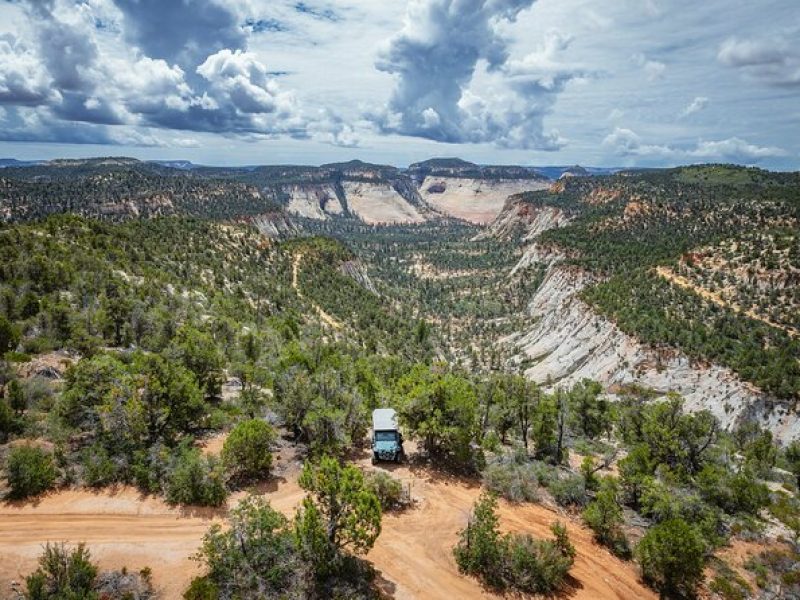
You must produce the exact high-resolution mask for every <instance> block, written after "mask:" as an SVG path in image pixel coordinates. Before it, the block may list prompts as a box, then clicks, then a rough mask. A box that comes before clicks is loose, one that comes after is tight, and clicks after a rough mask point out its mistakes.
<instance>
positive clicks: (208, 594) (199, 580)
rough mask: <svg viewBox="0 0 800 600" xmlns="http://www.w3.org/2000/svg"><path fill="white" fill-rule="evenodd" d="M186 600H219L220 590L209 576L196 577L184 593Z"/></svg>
mask: <svg viewBox="0 0 800 600" xmlns="http://www.w3.org/2000/svg"><path fill="white" fill-rule="evenodd" d="M183 598H184V600H218V598H219V588H218V587H217V585H216V584H215V583H214V582H213V581H211V579H209V577H208V575H203V576H202V577H195V578H194V579H192V583H191V584H190V585H189V587H188V589H187V590H186V591H185V592H184V593H183Z"/></svg>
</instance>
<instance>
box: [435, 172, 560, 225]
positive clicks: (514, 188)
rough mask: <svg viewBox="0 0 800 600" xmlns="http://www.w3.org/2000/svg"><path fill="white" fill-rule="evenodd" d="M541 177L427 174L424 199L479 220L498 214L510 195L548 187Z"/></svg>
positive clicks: (437, 207) (442, 209) (455, 214)
mask: <svg viewBox="0 0 800 600" xmlns="http://www.w3.org/2000/svg"><path fill="white" fill-rule="evenodd" d="M548 185H549V183H548V182H547V181H546V180H542V179H541V178H530V179H502V178H497V179H485V178H471V177H441V176H431V175H429V176H426V177H425V178H424V179H423V180H422V183H421V185H420V195H421V196H422V199H423V200H424V201H425V202H426V203H427V204H428V205H429V206H431V207H432V208H434V209H435V210H437V211H438V212H440V213H444V214H446V215H449V216H452V217H456V218H458V219H464V220H465V221H470V222H472V223H476V224H481V225H483V224H487V223H490V222H491V221H492V220H494V219H495V217H497V215H498V214H499V213H500V211H501V210H502V208H503V206H504V205H505V203H506V200H507V199H508V197H509V196H512V195H514V194H519V193H520V192H528V191H535V190H542V189H547V187H548Z"/></svg>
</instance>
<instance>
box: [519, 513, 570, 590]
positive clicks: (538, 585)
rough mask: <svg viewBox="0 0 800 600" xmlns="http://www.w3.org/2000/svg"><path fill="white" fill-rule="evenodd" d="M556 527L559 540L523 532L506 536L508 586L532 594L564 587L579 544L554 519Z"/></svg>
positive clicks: (555, 530) (554, 528)
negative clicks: (544, 538) (574, 542)
mask: <svg viewBox="0 0 800 600" xmlns="http://www.w3.org/2000/svg"><path fill="white" fill-rule="evenodd" d="M552 531H553V533H554V534H555V535H556V539H555V540H537V539H535V538H534V537H533V536H530V535H519V534H511V535H509V536H507V537H506V539H505V550H504V560H503V563H504V565H505V568H504V573H505V583H506V586H507V587H510V588H512V589H514V590H518V591H520V592H524V593H528V594H549V593H552V592H554V591H555V590H557V589H558V588H559V587H561V585H562V584H563V583H564V579H566V577H567V574H568V573H569V570H570V568H571V567H572V564H573V562H574V561H575V548H574V547H573V546H572V544H571V543H570V542H569V538H568V537H567V535H566V529H564V528H563V526H562V525H561V524H559V523H554V524H553V528H552Z"/></svg>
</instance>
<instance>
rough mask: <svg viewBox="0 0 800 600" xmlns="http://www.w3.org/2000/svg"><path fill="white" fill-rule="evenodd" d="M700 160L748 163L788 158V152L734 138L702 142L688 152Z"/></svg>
mask: <svg viewBox="0 0 800 600" xmlns="http://www.w3.org/2000/svg"><path fill="white" fill-rule="evenodd" d="M688 155H689V156H694V157H698V158H724V159H732V160H736V161H741V162H746V161H751V160H761V159H764V158H774V157H778V156H786V151H785V150H783V149H782V148H777V147H775V146H757V145H755V144H751V143H749V142H747V141H745V140H743V139H740V138H737V137H732V138H728V139H726V140H719V141H702V140H701V141H700V142H698V143H697V147H696V148H694V149H693V150H690V151H689V152H688Z"/></svg>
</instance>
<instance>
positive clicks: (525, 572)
mask: <svg viewBox="0 0 800 600" xmlns="http://www.w3.org/2000/svg"><path fill="white" fill-rule="evenodd" d="M496 510H497V500H496V499H495V498H494V496H493V495H491V494H483V495H482V496H481V497H480V498H479V499H478V501H477V502H476V503H475V507H474V508H473V513H472V517H471V519H470V522H469V523H468V524H467V527H466V528H465V529H463V530H462V531H461V532H460V534H459V536H460V538H459V542H458V544H457V545H456V546H455V548H453V555H454V556H455V559H456V564H457V565H458V569H459V571H461V572H462V573H466V574H468V575H475V576H477V577H479V578H480V579H481V580H482V581H484V582H485V583H486V584H488V585H490V586H492V587H495V588H499V589H504V588H511V589H513V590H515V591H518V592H523V593H528V594H545V593H551V592H553V591H555V590H556V589H558V588H559V587H560V586H561V585H562V584H563V582H564V579H565V578H566V576H567V574H568V572H569V569H570V568H571V567H572V564H573V562H574V559H575V548H574V547H573V545H572V544H571V543H570V541H569V537H568V536H567V531H566V529H565V528H564V526H563V525H561V524H560V523H554V524H553V527H552V531H553V535H554V536H555V539H554V540H537V539H535V538H533V537H532V536H530V535H520V534H508V535H505V536H501V535H500V531H499V529H498V519H497V512H496Z"/></svg>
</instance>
